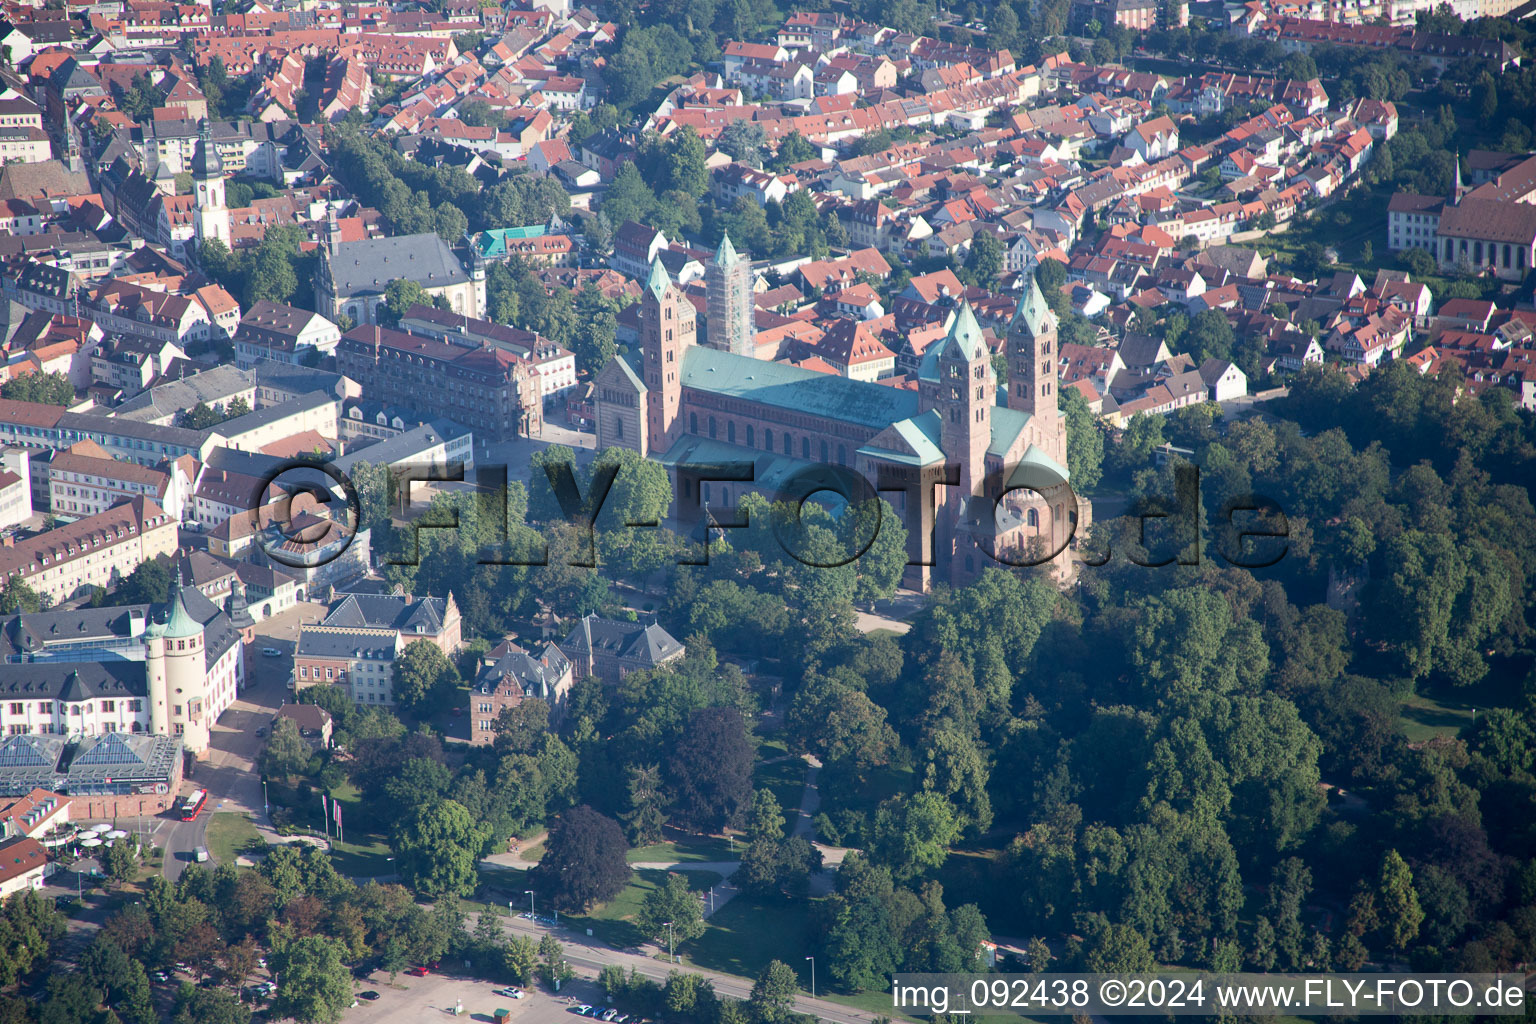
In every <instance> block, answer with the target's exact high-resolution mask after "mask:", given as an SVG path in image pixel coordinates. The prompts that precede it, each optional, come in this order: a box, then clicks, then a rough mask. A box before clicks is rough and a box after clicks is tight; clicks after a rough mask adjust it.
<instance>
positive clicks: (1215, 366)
mask: <svg viewBox="0 0 1536 1024" xmlns="http://www.w3.org/2000/svg"><path fill="white" fill-rule="evenodd" d="M1200 379H1201V380H1203V381H1205V386H1206V387H1207V388H1208V389H1209V390H1210V395H1211V401H1213V402H1225V401H1227V400H1228V399H1232V398H1241V397H1242V396H1244V395H1246V394H1247V393H1248V375H1247V374H1245V373H1244V372H1243V371H1242V370H1239V369H1238V368H1237V366H1236V364H1234V363H1232V362H1231V361H1229V360H1226V359H1207V360H1206V361H1205V362H1203V363H1201V364H1200Z"/></svg>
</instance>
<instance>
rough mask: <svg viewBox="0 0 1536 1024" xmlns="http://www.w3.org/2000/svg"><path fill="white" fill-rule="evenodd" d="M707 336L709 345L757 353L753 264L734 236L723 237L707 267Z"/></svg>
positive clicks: (705, 286)
mask: <svg viewBox="0 0 1536 1024" xmlns="http://www.w3.org/2000/svg"><path fill="white" fill-rule="evenodd" d="M704 295H705V299H706V301H705V307H704V308H705V339H706V341H707V342H708V344H709V347H710V348H718V349H720V350H721V351H724V352H734V353H736V354H737V355H739V356H750V355H754V354H755V353H754V351H753V349H754V345H753V338H754V337H755V336H756V334H757V327H756V324H755V323H754V322H753V319H752V267H751V264H749V263H748V262H747V258H746V257H745V256H742V255H738V254H737V252H736V247H735V246H733V245H731V236H730V235H725V236H723V237H722V238H721V239H720V248H718V249H716V250H715V258H714V259H713V260H711V261H710V263H709V266H707V267H705V268H704Z"/></svg>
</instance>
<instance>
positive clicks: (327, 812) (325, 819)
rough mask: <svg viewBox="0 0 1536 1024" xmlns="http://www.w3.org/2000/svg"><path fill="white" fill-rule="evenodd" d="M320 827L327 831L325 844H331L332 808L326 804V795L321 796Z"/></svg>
mask: <svg viewBox="0 0 1536 1024" xmlns="http://www.w3.org/2000/svg"><path fill="white" fill-rule="evenodd" d="M320 825H321V827H323V828H324V829H325V844H326V845H327V846H329V845H330V844H331V807H330V804H329V803H327V802H326V799H325V794H324V793H321V794H320Z"/></svg>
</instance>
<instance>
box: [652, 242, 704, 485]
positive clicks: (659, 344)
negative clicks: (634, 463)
mask: <svg viewBox="0 0 1536 1024" xmlns="http://www.w3.org/2000/svg"><path fill="white" fill-rule="evenodd" d="M697 317H698V314H697V313H696V312H695V310H694V308H693V302H692V301H690V300H689V298H688V296H686V295H684V294H683V291H682V289H680V288H678V287H677V286H676V285H674V284H673V283H672V278H671V277H670V276H668V274H667V269H666V268H665V267H663V266H662V265H661V261H660V260H655V261H653V262H652V263H651V275H650V278H649V279H648V280H647V281H646V285H645V292H644V294H643V295H641V297H640V351H641V354H642V356H643V358H644V381H645V388H646V395H645V402H646V444H647V446H648V447H649V448H650V449H651V450H652V451H658V452H665V451H666V450H667V449H668V448H671V447H672V444H673V442H675V441H676V440H677V439H678V436H679V435H680V434H681V433H682V428H681V424H680V423H679V422H678V412H679V409H680V407H681V405H682V397H683V359H684V357H685V355H686V354H687V351H688V349H689V348H690V347H692V346H693V345H694V344H695V342H696V341H697V340H698V339H697V333H698V330H697ZM641 454H642V455H644V454H649V452H642V453H641Z"/></svg>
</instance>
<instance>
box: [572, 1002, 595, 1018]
mask: <svg viewBox="0 0 1536 1024" xmlns="http://www.w3.org/2000/svg"><path fill="white" fill-rule="evenodd" d="M591 1010H592V1007H591V1006H589V1005H588V1004H586V1003H582V1004H581V1005H580V1006H573V1007H571V1012H572V1013H574V1014H577V1015H578V1016H581V1017H585V1016H586V1015H587V1014H588V1013H590V1012H591Z"/></svg>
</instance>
